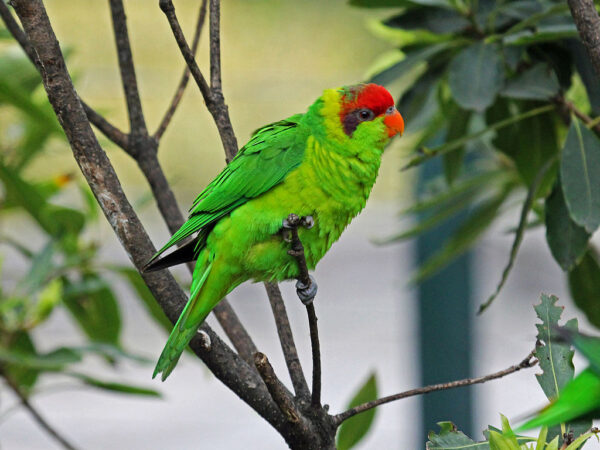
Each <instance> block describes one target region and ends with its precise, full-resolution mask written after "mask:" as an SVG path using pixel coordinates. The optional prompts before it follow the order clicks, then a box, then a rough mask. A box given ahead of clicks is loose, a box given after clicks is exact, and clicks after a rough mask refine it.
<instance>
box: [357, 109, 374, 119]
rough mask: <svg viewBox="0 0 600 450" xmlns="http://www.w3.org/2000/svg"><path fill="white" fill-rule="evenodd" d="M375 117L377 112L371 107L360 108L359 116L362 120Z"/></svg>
mask: <svg viewBox="0 0 600 450" xmlns="http://www.w3.org/2000/svg"><path fill="white" fill-rule="evenodd" d="M373 117H375V114H374V113H373V111H371V110H370V109H360V110H358V118H359V119H360V120H361V121H363V122H364V121H366V120H371V119H373Z"/></svg>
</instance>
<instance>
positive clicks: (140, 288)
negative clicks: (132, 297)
mask: <svg viewBox="0 0 600 450" xmlns="http://www.w3.org/2000/svg"><path fill="white" fill-rule="evenodd" d="M111 269H112V270H113V271H115V272H116V273H118V274H119V275H121V276H123V277H124V278H125V279H126V280H127V281H128V282H129V284H130V285H131V287H132V288H133V289H134V290H135V292H137V295H138V298H139V299H140V300H141V301H142V303H143V304H144V306H145V307H146V310H147V311H148V312H149V313H150V315H151V316H152V317H153V318H154V320H155V321H156V322H157V323H158V324H160V325H162V327H163V328H164V329H165V330H167V331H168V332H169V333H170V332H171V330H172V329H173V324H172V323H171V321H170V320H169V319H168V318H167V316H166V315H165V313H164V312H163V310H162V308H161V307H160V306H159V304H158V303H157V301H156V299H155V298H154V296H153V295H152V292H150V289H148V286H146V283H144V280H143V279H142V277H141V275H140V274H139V273H138V271H137V270H135V269H132V268H130V267H111Z"/></svg>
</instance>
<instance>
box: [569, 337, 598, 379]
mask: <svg viewBox="0 0 600 450" xmlns="http://www.w3.org/2000/svg"><path fill="white" fill-rule="evenodd" d="M560 336H561V337H562V338H563V339H565V340H567V341H568V342H570V343H572V344H573V346H574V347H575V348H576V349H577V350H578V351H579V352H581V354H582V355H583V356H585V358H586V359H587V360H588V361H589V363H590V367H591V369H592V370H595V371H596V373H597V374H598V375H600V337H594V336H588V335H586V334H583V333H579V332H578V331H573V330H569V329H568V328H561V329H560Z"/></svg>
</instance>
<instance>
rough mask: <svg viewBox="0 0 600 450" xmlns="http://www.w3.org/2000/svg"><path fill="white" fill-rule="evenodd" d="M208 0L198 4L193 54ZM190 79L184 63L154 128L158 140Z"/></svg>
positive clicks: (155, 137) (202, 24) (196, 48)
mask: <svg viewBox="0 0 600 450" xmlns="http://www.w3.org/2000/svg"><path fill="white" fill-rule="evenodd" d="M207 1H208V0H202V4H201V5H200V12H199V13H198V21H197V22H196V31H195V32H194V40H193V42H192V53H193V54H194V55H195V54H196V51H197V50H198V43H199V42H200V34H201V32H202V28H203V26H204V19H205V18H206V4H207ZM189 81H190V68H189V67H188V66H187V65H186V66H185V69H183V75H182V76H181V81H179V85H178V86H177V90H176V91H175V95H174V96H173V99H172V100H171V103H170V104H169V107H168V108H167V111H166V112H165V115H164V116H163V118H162V120H161V121H160V125H159V126H158V128H157V129H156V132H155V133H154V136H153V137H154V139H156V140H157V141H160V139H161V138H162V136H163V134H164V133H165V131H166V130H167V127H168V126H169V124H170V123H171V119H173V116H174V115H175V111H176V110H177V107H178V106H179V103H180V102H181V99H182V98H183V93H184V92H185V88H186V87H187V85H188V82H189Z"/></svg>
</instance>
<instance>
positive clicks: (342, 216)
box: [144, 84, 404, 381]
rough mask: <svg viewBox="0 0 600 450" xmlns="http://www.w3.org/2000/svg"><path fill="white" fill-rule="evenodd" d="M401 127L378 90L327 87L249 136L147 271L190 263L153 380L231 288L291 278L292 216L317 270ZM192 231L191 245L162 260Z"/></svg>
mask: <svg viewBox="0 0 600 450" xmlns="http://www.w3.org/2000/svg"><path fill="white" fill-rule="evenodd" d="M403 131H404V121H403V119H402V116H401V115H400V113H399V112H398V111H397V110H396V108H395V106H394V100H393V98H392V96H391V95H390V93H389V92H388V91H387V90H386V89H385V88H383V87H381V86H378V85H376V84H359V85H355V86H347V87H342V88H337V89H327V90H325V91H324V92H323V95H322V96H321V97H320V98H319V99H317V101H316V102H315V103H313V104H312V105H311V106H310V107H309V108H308V111H307V112H306V113H304V114H296V115H294V116H291V117H289V118H287V119H285V120H281V121H279V122H275V123H272V124H270V125H266V126H264V127H262V128H260V129H258V130H257V131H255V132H254V134H253V135H252V137H251V138H250V141H249V142H248V143H247V144H246V145H245V146H244V147H243V148H241V149H240V151H239V152H238V154H237V155H236V156H235V158H233V159H232V160H231V162H230V163H229V164H228V165H227V166H226V167H225V169H223V171H222V172H221V173H220V174H219V175H218V176H217V177H216V178H215V179H214V180H213V181H212V182H211V183H210V184H209V185H208V186H207V187H206V188H205V189H204V190H203V191H202V193H201V194H200V195H199V196H198V197H197V198H196V200H195V201H194V203H193V205H192V207H191V208H190V215H189V218H188V220H187V221H186V222H185V223H184V224H183V225H182V226H181V228H180V229H179V230H178V231H177V232H176V233H175V234H174V235H173V236H172V237H171V239H170V240H169V241H168V242H167V243H166V244H165V246H164V247H163V248H161V249H160V250H159V251H158V253H157V254H156V255H154V256H153V257H152V259H151V260H150V261H149V263H148V264H147V266H146V267H145V268H144V270H145V271H153V270H160V269H164V268H166V267H169V266H171V265H174V264H179V263H182V262H187V261H194V260H196V266H195V269H194V273H193V277H192V285H191V288H190V298H189V301H188V303H187V305H186V307H185V309H184V310H183V312H182V313H181V316H180V317H179V320H178V321H177V324H176V325H175V327H174V328H173V331H172V332H171V335H170V336H169V340H168V341H167V343H166V345H165V348H164V350H163V352H162V354H161V355H160V358H159V360H158V363H157V365H156V369H155V371H154V375H153V377H155V376H156V375H157V374H159V373H162V380H163V381H164V380H165V379H166V378H167V377H168V376H169V374H170V373H171V371H172V370H173V369H174V367H175V365H176V364H177V361H178V360H179V357H180V356H181V353H182V352H183V350H184V349H185V347H186V346H187V344H188V343H189V342H190V340H191V339H192V337H193V336H194V335H195V334H196V332H197V330H198V328H199V326H200V325H201V324H202V322H203V321H204V319H205V318H206V316H207V315H208V314H209V313H210V311H211V310H212V309H213V308H214V307H215V306H216V305H217V303H219V301H220V300H221V299H222V298H223V297H225V295H226V294H228V293H229V292H230V291H232V290H233V289H234V288H235V287H236V286H238V285H239V284H241V283H243V282H244V281H246V280H250V279H251V280H254V281H275V280H276V281H282V280H289V279H294V278H296V277H297V276H298V274H299V269H298V264H297V261H296V260H295V259H294V257H293V256H291V255H289V254H288V250H289V249H290V243H289V242H287V241H286V239H284V238H283V237H284V233H283V228H284V222H285V220H286V218H287V217H288V216H289V214H290V213H295V214H297V215H298V216H300V217H307V218H308V221H307V222H310V223H311V224H314V226H312V227H310V228H309V227H308V226H307V227H302V228H300V229H299V230H298V234H299V238H300V240H301V241H302V243H303V244H304V249H305V257H306V262H307V265H308V268H309V269H311V270H312V269H314V267H315V266H316V264H317V262H319V260H320V259H321V258H322V257H323V255H325V253H326V252H327V250H329V248H330V247H331V245H332V244H333V243H334V242H335V241H336V240H337V239H338V238H339V237H340V235H341V233H342V231H343V230H344V229H345V228H346V226H347V225H348V224H349V223H350V221H351V220H352V219H353V218H354V217H355V216H356V215H357V214H358V213H359V212H360V211H361V210H362V209H363V208H364V206H365V204H366V201H367V198H368V197H369V194H370V192H371V188H372V187H373V184H374V183H375V179H376V178H377V173H378V171H379V166H380V164H381V155H382V153H383V150H384V147H385V146H386V144H387V143H388V142H389V141H390V139H391V138H392V137H393V136H395V135H397V134H402V133H403ZM311 219H312V221H311ZM196 233H197V236H196V237H195V239H193V240H192V241H191V242H189V243H187V244H185V245H183V246H182V247H180V248H179V249H177V250H176V251H174V252H172V253H170V254H168V255H166V256H164V257H162V258H160V259H159V256H160V255H161V254H162V253H163V252H165V250H167V249H168V248H170V247H172V246H174V245H176V244H179V243H181V242H182V241H183V240H185V239H186V238H188V237H189V236H192V235H194V234H196ZM307 295H311V293H307ZM312 295H314V293H312Z"/></svg>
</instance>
